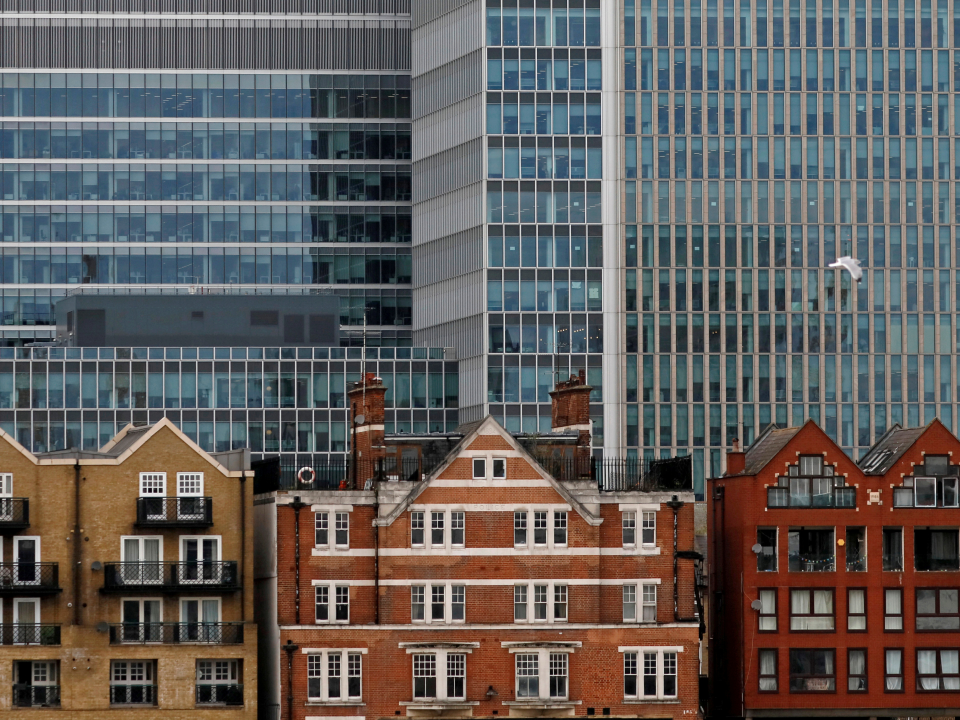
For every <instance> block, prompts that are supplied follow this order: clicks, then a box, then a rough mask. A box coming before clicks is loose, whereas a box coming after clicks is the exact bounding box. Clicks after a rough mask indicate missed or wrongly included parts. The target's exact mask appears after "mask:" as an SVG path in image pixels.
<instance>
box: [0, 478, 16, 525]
mask: <svg viewBox="0 0 960 720" xmlns="http://www.w3.org/2000/svg"><path fill="white" fill-rule="evenodd" d="M11 520H13V475H12V474H11V473H0V522H3V521H6V522H10V521H11Z"/></svg>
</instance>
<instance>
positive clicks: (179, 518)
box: [137, 497, 213, 527]
mask: <svg viewBox="0 0 960 720" xmlns="http://www.w3.org/2000/svg"><path fill="white" fill-rule="evenodd" d="M137 525H141V526H145V527H206V526H209V525H213V498H208V497H142V498H137Z"/></svg>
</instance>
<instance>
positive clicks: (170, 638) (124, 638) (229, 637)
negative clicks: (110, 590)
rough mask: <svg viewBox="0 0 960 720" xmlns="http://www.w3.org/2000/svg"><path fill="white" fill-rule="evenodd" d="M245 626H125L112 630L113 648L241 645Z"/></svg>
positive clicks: (214, 624)
mask: <svg viewBox="0 0 960 720" xmlns="http://www.w3.org/2000/svg"><path fill="white" fill-rule="evenodd" d="M242 642H243V623H121V624H119V625H111V626H110V644H111V645H145V644H148V643H158V644H160V645H178V644H181V643H206V644H209V645H238V644H240V643H242Z"/></svg>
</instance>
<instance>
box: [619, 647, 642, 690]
mask: <svg viewBox="0 0 960 720" xmlns="http://www.w3.org/2000/svg"><path fill="white" fill-rule="evenodd" d="M638 677H639V676H638V675H637V653H634V652H628V653H624V654H623V694H624V696H625V697H628V698H631V697H637V693H638V689H639V687H638Z"/></svg>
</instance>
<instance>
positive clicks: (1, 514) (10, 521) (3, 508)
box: [0, 497, 30, 529]
mask: <svg viewBox="0 0 960 720" xmlns="http://www.w3.org/2000/svg"><path fill="white" fill-rule="evenodd" d="M27 527H30V499H29V498H15V497H0V528H3V529H22V528H27Z"/></svg>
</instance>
